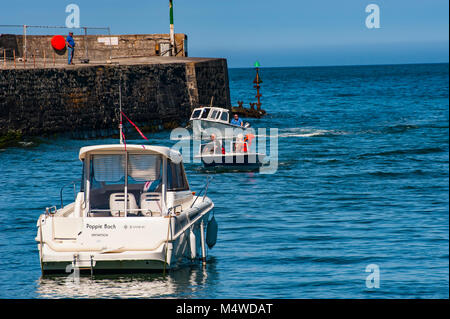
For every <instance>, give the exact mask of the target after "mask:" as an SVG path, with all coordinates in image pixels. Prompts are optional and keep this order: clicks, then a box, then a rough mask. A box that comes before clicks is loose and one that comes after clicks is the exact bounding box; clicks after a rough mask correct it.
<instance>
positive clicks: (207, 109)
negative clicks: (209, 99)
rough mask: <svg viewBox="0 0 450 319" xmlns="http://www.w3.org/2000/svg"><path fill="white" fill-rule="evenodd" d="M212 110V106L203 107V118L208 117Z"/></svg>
mask: <svg viewBox="0 0 450 319" xmlns="http://www.w3.org/2000/svg"><path fill="white" fill-rule="evenodd" d="M210 110H211V109H210V108H205V109H203V113H202V119H206V118H207V117H208V114H209V111H210Z"/></svg>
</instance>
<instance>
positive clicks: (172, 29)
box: [169, 0, 176, 56]
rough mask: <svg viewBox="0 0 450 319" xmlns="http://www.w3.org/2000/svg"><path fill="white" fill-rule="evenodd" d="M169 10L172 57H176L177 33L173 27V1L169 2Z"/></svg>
mask: <svg viewBox="0 0 450 319" xmlns="http://www.w3.org/2000/svg"><path fill="white" fill-rule="evenodd" d="M169 9H170V14H169V17H170V53H171V54H170V55H172V56H175V55H176V54H175V31H174V26H173V1H172V0H169Z"/></svg>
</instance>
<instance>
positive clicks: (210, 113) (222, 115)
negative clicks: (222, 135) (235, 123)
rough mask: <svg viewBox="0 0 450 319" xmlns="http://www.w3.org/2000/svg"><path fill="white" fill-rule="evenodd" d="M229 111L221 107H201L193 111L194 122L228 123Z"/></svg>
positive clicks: (192, 118)
mask: <svg viewBox="0 0 450 319" xmlns="http://www.w3.org/2000/svg"><path fill="white" fill-rule="evenodd" d="M229 119H230V117H229V110H228V109H224V108H221V107H200V108H196V109H194V110H193V111H192V115H191V121H192V120H206V121H214V122H223V123H228V121H229Z"/></svg>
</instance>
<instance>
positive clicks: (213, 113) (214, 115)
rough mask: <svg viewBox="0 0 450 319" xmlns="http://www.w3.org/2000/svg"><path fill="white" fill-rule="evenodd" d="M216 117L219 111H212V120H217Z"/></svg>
mask: <svg viewBox="0 0 450 319" xmlns="http://www.w3.org/2000/svg"><path fill="white" fill-rule="evenodd" d="M216 115H217V110H214V111H212V113H211V116H210V118H211V119H213V120H214V119H215V118H216Z"/></svg>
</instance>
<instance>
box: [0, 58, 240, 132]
mask: <svg viewBox="0 0 450 319" xmlns="http://www.w3.org/2000/svg"><path fill="white" fill-rule="evenodd" d="M172 59H175V60H176V58H172ZM120 82H121V83H122V109H123V111H124V113H125V114H126V115H127V116H128V117H129V118H130V119H131V120H132V121H134V122H135V123H137V124H138V125H140V126H141V127H142V128H143V129H144V130H146V131H149V130H160V129H164V128H171V127H175V126H177V125H182V124H185V123H186V122H187V121H188V119H189V116H190V113H191V111H192V109H193V108H195V107H197V106H199V105H201V104H209V103H210V101H211V97H214V105H215V106H222V107H227V108H229V107H230V104H231V103H230V91H229V86H228V70H227V62H226V60H225V59H201V58H184V60H181V61H173V62H168V61H167V60H166V61H164V63H155V62H152V63H138V64H134V63H132V64H119V65H112V64H105V65H80V66H78V65H77V66H76V67H65V68H45V69H44V68H40V69H39V68H37V69H16V70H15V69H5V70H1V69H0V137H1V136H7V135H11V134H12V133H13V135H14V134H20V135H21V136H42V135H49V134H55V133H69V134H70V135H72V136H74V137H95V136H103V135H105V136H106V135H111V134H117V127H118V106H119V83H120Z"/></svg>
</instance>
